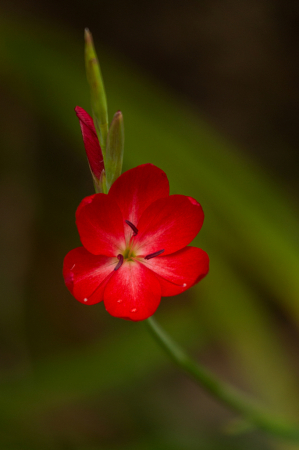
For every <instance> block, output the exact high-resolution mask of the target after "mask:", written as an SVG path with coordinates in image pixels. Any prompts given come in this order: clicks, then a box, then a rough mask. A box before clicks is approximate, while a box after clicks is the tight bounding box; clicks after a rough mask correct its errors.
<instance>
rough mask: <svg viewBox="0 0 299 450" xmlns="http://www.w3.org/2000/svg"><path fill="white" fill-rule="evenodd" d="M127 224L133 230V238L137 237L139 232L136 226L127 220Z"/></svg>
mask: <svg viewBox="0 0 299 450" xmlns="http://www.w3.org/2000/svg"><path fill="white" fill-rule="evenodd" d="M125 222H126V224H127V225H129V227H130V228H132V230H133V233H134V234H133V236H137V234H138V230H137V228H136V227H135V225H134V224H133V223H132V222H130V221H129V220H125Z"/></svg>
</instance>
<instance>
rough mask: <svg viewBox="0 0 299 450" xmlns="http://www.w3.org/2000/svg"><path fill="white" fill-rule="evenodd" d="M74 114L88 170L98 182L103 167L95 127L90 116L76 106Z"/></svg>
mask: <svg viewBox="0 0 299 450" xmlns="http://www.w3.org/2000/svg"><path fill="white" fill-rule="evenodd" d="M75 112H76V114H77V117H78V119H79V121H80V127H81V132H82V136H83V142H84V147H85V151H86V155H87V158H88V162H89V166H90V170H91V172H92V174H93V176H94V177H95V178H96V179H97V180H98V181H99V180H100V178H101V175H102V172H103V170H105V167H104V160H103V154H102V150H101V147H100V144H99V140H98V137H97V133H96V130H95V126H94V123H93V120H92V118H91V117H90V115H89V114H88V113H87V112H86V111H85V110H84V109H83V108H81V107H80V106H76V108H75Z"/></svg>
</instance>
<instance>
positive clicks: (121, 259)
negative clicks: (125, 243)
mask: <svg viewBox="0 0 299 450" xmlns="http://www.w3.org/2000/svg"><path fill="white" fill-rule="evenodd" d="M117 258H118V259H119V261H118V263H117V264H116V266H115V267H114V270H118V269H119V268H120V267H121V266H122V264H123V262H124V257H123V255H117Z"/></svg>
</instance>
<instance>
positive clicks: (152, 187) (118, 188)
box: [108, 164, 169, 236]
mask: <svg viewBox="0 0 299 450" xmlns="http://www.w3.org/2000/svg"><path fill="white" fill-rule="evenodd" d="M108 196H109V197H110V198H113V199H114V200H115V201H116V202H117V203H118V206H119V207H120V210H121V212H122V215H123V219H124V220H128V221H130V222H132V223H133V225H135V226H137V223H138V221H139V219H140V217H141V215H142V213H143V211H145V209H146V208H147V207H148V206H149V205H150V204H151V203H153V202H154V201H156V200H157V199H159V198H162V197H168V196H169V183H168V179H167V176H166V173H165V172H163V170H161V169H159V168H158V167H156V166H154V165H153V164H143V165H141V166H137V167H135V168H133V169H131V170H128V171H127V172H124V173H123V174H122V175H121V176H120V177H119V178H118V179H117V180H116V181H115V182H114V183H113V185H112V186H111V189H110V191H109V194H108ZM125 232H126V235H130V236H131V235H132V230H131V229H130V228H129V227H128V226H127V225H126V226H125Z"/></svg>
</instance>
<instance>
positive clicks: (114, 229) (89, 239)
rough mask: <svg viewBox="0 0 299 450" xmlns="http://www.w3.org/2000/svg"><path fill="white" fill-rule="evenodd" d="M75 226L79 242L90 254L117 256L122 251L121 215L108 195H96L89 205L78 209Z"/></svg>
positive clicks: (122, 228) (123, 240)
mask: <svg viewBox="0 0 299 450" xmlns="http://www.w3.org/2000/svg"><path fill="white" fill-rule="evenodd" d="M88 198H90V197H88ZM79 208H80V206H79ZM76 224H77V227H78V231H79V234H80V238H81V242H82V244H83V245H84V247H85V248H86V249H87V250H88V251H89V252H90V253H93V254H94V255H105V256H117V255H118V254H119V253H122V252H123V251H124V249H125V238H124V226H123V218H122V214H121V212H120V209H119V207H118V205H117V203H116V202H115V201H114V200H113V199H112V198H109V197H108V195H106V194H96V195H95V196H94V197H93V198H92V201H91V202H90V203H86V204H85V206H84V207H82V208H80V210H79V212H78V214H77V220H76Z"/></svg>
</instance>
